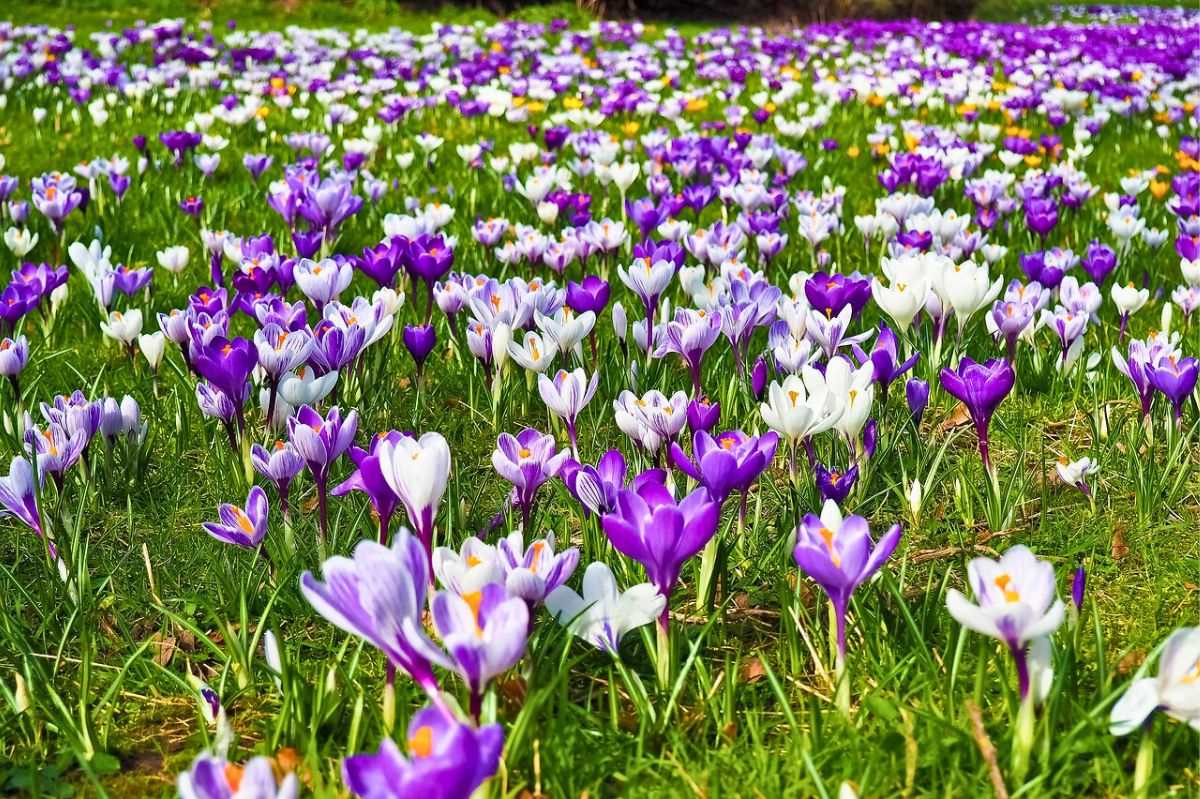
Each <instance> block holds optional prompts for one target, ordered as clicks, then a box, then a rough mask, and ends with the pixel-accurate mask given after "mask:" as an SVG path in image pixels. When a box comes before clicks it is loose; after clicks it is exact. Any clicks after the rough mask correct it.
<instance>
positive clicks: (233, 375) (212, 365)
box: [191, 336, 258, 433]
mask: <svg viewBox="0 0 1200 799" xmlns="http://www.w3.org/2000/svg"><path fill="white" fill-rule="evenodd" d="M257 358H258V356H257V353H256V351H255V349H254V346H253V345H252V344H251V343H250V342H249V341H247V340H246V339H244V338H234V339H227V338H224V337H223V336H217V337H216V338H214V339H212V341H210V342H209V343H208V344H206V345H204V346H199V347H195V346H194V347H192V353H191V359H192V366H193V367H195V369H196V371H197V372H198V373H199V374H200V376H201V377H203V378H204V379H206V380H207V381H208V382H209V383H211V384H212V385H213V386H215V387H216V388H218V389H219V390H220V391H221V393H222V394H224V395H225V397H226V398H227V399H228V400H229V401H230V403H232V404H233V410H234V415H235V416H236V418H237V422H238V432H239V433H240V432H242V431H244V430H245V429H246V414H245V407H246V399H247V397H248V396H249V391H250V387H249V383H248V381H249V379H250V373H251V372H253V371H254V367H255V365H256V363H257Z"/></svg>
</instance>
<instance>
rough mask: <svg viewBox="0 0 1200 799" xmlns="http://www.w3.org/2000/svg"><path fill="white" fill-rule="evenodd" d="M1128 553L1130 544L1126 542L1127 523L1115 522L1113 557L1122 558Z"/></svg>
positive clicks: (1114, 558)
mask: <svg viewBox="0 0 1200 799" xmlns="http://www.w3.org/2000/svg"><path fill="white" fill-rule="evenodd" d="M1128 554H1129V545H1128V544H1126V543H1125V525H1124V524H1120V523H1117V524H1114V525H1113V537H1112V559H1113V560H1121V559H1122V558H1124V557H1125V556H1126V555H1128Z"/></svg>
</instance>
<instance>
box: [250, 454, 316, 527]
mask: <svg viewBox="0 0 1200 799" xmlns="http://www.w3.org/2000/svg"><path fill="white" fill-rule="evenodd" d="M250 463H251V464H253V465H254V469H255V471H257V472H258V473H259V474H261V475H262V476H263V477H265V478H267V479H268V480H270V481H271V482H273V483H274V484H275V488H276V489H277V490H278V491H279V507H280V509H281V510H282V511H283V518H284V520H285V521H290V520H291V513H290V509H289V507H288V490H289V489H290V488H291V485H292V481H293V480H295V479H296V475H298V474H300V472H301V471H302V470H303V469H304V458H302V457H301V456H300V453H299V452H297V451H296V448H295V447H293V446H292V444H291V442H288V441H276V442H275V445H274V446H273V447H272V448H271V449H270V450H268V449H267V448H266V447H264V446H262V445H261V444H255V445H253V446H252V447H250Z"/></svg>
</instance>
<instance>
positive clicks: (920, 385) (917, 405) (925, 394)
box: [904, 377, 929, 425]
mask: <svg viewBox="0 0 1200 799" xmlns="http://www.w3.org/2000/svg"><path fill="white" fill-rule="evenodd" d="M904 395H905V397H907V398H908V409H909V410H910V411H912V417H913V423H914V424H917V425H920V424H921V417H922V416H924V415H925V407H926V406H927V405H929V383H928V382H926V381H924V380H922V379H921V378H919V377H913V378H909V380H908V382H907V383H905V384H904Z"/></svg>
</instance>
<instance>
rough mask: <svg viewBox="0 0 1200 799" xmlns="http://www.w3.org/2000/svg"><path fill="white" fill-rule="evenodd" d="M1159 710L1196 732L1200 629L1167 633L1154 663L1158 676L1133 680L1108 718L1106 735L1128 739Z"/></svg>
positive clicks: (1199, 722)
mask: <svg viewBox="0 0 1200 799" xmlns="http://www.w3.org/2000/svg"><path fill="white" fill-rule="evenodd" d="M1155 710H1162V711H1164V712H1165V713H1166V714H1167V715H1168V716H1170V717H1171V718H1173V719H1177V720H1179V721H1182V722H1184V723H1185V724H1188V725H1190V726H1191V727H1192V729H1195V730H1200V627H1184V628H1182V629H1179V630H1176V631H1175V632H1173V633H1171V636H1170V637H1169V638H1168V639H1167V642H1166V644H1165V645H1164V646H1163V650H1162V655H1161V657H1159V660H1158V676H1157V677H1143V678H1141V679H1139V680H1134V681H1133V682H1132V683H1130V685H1129V688H1128V689H1126V691H1125V694H1124V696H1122V697H1121V698H1120V699H1119V700H1117V703H1116V704H1115V705H1113V709H1112V715H1111V716H1110V717H1109V722H1110V726H1109V728H1108V730H1109V732H1111V733H1112V734H1113V735H1128V734H1129V733H1131V732H1133V731H1134V730H1135V729H1137V728H1138V727H1139V726H1141V725H1142V724H1144V723H1146V721H1147V720H1148V719H1149V718H1150V716H1151V714H1153V713H1154V711H1155Z"/></svg>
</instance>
